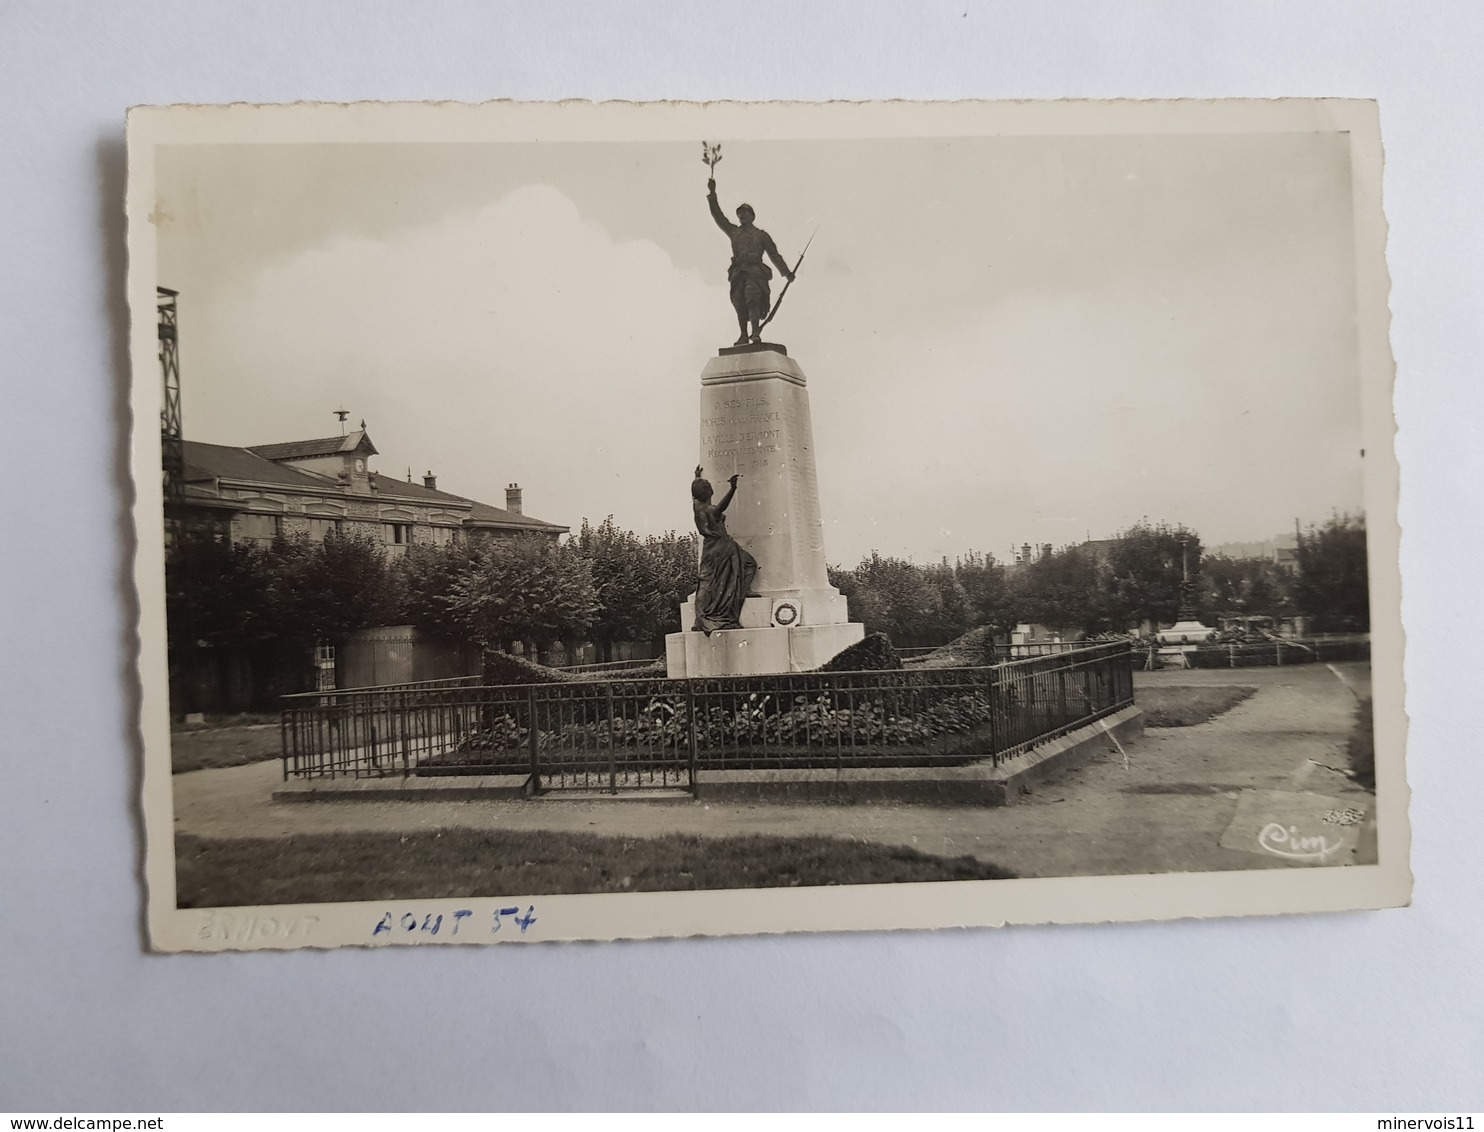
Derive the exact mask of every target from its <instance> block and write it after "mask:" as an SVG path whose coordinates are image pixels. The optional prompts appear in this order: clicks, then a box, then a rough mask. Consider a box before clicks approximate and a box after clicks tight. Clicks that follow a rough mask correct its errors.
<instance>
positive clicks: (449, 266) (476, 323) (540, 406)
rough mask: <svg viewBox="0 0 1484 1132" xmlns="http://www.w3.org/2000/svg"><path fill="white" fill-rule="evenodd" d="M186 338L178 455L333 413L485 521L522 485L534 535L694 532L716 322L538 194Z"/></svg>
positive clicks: (344, 246) (677, 285)
mask: <svg viewBox="0 0 1484 1132" xmlns="http://www.w3.org/2000/svg"><path fill="white" fill-rule="evenodd" d="M197 318H198V321H197V322H196V323H195V324H193V325H192V328H191V333H192V339H193V341H194V343H195V349H196V351H197V353H196V355H195V357H194V358H193V362H194V372H193V380H192V382H191V383H190V388H189V389H188V390H187V410H186V413H187V430H188V435H191V436H197V437H200V438H202V439H213V440H221V441H223V442H229V443H242V444H249V443H266V442H269V441H275V440H286V439H292V438H295V437H301V436H312V435H325V434H327V433H329V432H333V430H334V428H335V425H334V423H333V421H334V418H333V417H332V416H330V413H331V410H333V409H335V408H336V407H338V405H339V404H340V403H341V402H342V401H343V403H344V405H345V407H346V408H347V409H349V410H350V412H351V423H352V425H354V424H355V423H356V421H357V420H359V419H360V418H361V417H363V416H364V417H365V418H366V420H367V422H368V425H369V427H370V432H371V436H372V438H373V439H374V440H375V441H376V443H377V446H378V447H379V448H380V450H381V452H382V456H381V459H380V461H379V465H378V466H379V470H380V471H381V472H382V473H383V474H391V475H398V476H400V475H403V474H405V471H406V467H407V465H409V464H411V465H412V469H413V473H414V475H421V473H422V472H423V471H424V470H425V469H429V468H431V469H432V470H434V471H436V472H437V473H438V475H439V486H440V487H444V488H446V489H447V490H450V491H455V492H459V493H461V494H466V495H471V496H473V497H475V498H480V499H484V500H485V501H487V502H490V503H494V504H496V505H502V504H503V501H504V490H503V489H504V486H505V484H506V483H508V482H510V481H519V482H521V483H522V485H523V486H524V487H525V492H526V509H527V511H528V512H530V513H532V514H535V515H538V516H540V517H541V518H545V519H549V520H552V521H554V522H562V523H570V524H571V525H573V526H574V527H575V526H576V525H577V523H578V522H579V521H580V520H581V518H582V517H583V516H584V515H587V516H590V517H592V518H594V519H597V518H601V517H602V516H603V515H604V514H607V513H609V512H613V513H615V514H617V515H618V516H619V517H620V518H621V519H622V521H624V522H625V523H626V524H628V525H631V526H636V527H640V528H641V529H649V530H663V529H667V528H670V527H684V526H685V525H687V524H688V523H689V519H690V515H689V507H688V503H687V499H688V497H687V494H686V489H687V485H688V483H689V472H690V469H691V467H692V466H693V464H694V453H695V448H696V427H697V426H696V403H697V392H696V390H697V377H698V375H699V372H700V368H701V366H702V365H703V364H704V362H705V360H706V358H707V356H708V355H709V354H710V353H711V352H712V351H713V350H714V348H715V344H716V341H717V340H725V336H726V333H727V331H728V329H729V327H730V308H729V306H728V305H727V300H726V295H725V292H724V291H722V290H721V288H719V287H717V286H713V285H708V284H707V283H706V282H705V281H704V280H703V279H702V278H701V277H700V275H699V274H698V273H696V272H694V271H688V270H681V269H679V268H677V267H675V266H674V265H673V263H672V262H671V260H670V258H669V256H668V255H667V254H666V253H665V252H664V251H663V250H661V249H660V248H659V247H657V246H656V245H655V244H652V243H649V242H647V241H628V242H621V243H620V242H615V241H614V240H613V239H612V238H611V237H610V236H609V234H608V233H607V232H606V231H605V230H604V229H602V228H601V227H599V226H597V225H595V224H593V223H591V222H588V221H586V220H584V219H583V218H582V216H581V215H579V213H578V211H577V209H576V208H575V207H574V206H573V204H572V203H571V201H569V200H568V199H567V198H566V197H565V196H564V195H563V194H562V193H561V192H559V191H558V190H556V189H554V188H551V187H549V186H544V185H536V186H529V187H526V188H522V189H519V190H516V191H514V192H512V193H510V194H509V195H508V196H506V197H504V198H503V199H501V200H500V201H498V202H497V203H494V204H492V205H490V206H489V207H487V208H484V209H482V210H480V211H478V212H476V213H473V214H470V213H467V212H466V213H461V214H456V215H451V216H447V217H444V218H442V219H440V220H438V221H436V222H434V223H430V224H428V225H426V226H423V227H417V228H412V229H404V230H402V231H401V232H399V233H397V234H394V235H393V236H391V237H390V238H388V239H386V240H384V241H371V240H366V239H361V238H345V239H340V240H337V241H336V242H334V243H331V244H328V245H324V246H320V247H316V248H313V249H311V250H309V251H306V252H304V253H302V254H300V255H298V256H295V257H293V258H291V259H287V260H282V261H279V262H276V263H275V264H273V265H272V266H269V267H267V268H264V269H263V270H261V271H260V272H259V273H258V274H257V275H256V276H255V277H254V278H253V279H252V280H251V282H250V283H248V284H246V285H244V286H240V287H237V288H234V289H230V290H226V291H224V292H221V293H220V294H219V296H218V298H217V299H216V300H215V302H214V303H212V304H211V308H210V309H208V310H204V311H198V312H197ZM197 375H199V376H197ZM213 389H217V390H220V399H219V400H218V399H217V398H213V397H212V396H211V392H212V390H213ZM248 389H252V390H254V391H255V392H256V396H255V398H254V404H253V405H252V406H251V407H249V408H246V409H245V410H244V406H243V404H242V400H243V399H242V396H241V394H242V392H243V391H245V390H248Z"/></svg>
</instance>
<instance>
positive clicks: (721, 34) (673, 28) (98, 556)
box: [0, 0, 1484, 1112]
mask: <svg viewBox="0 0 1484 1132" xmlns="http://www.w3.org/2000/svg"><path fill="white" fill-rule="evenodd" d="M1481 43H1484V16H1481V10H1480V9H1479V8H1478V7H1477V5H1475V4H1473V3H1469V2H1461V3H1456V4H1445V3H1440V2H1434V3H1412V4H1408V5H1401V4H1393V3H1293V2H1290V3H1236V2H1233V3H1201V2H1196V3H1192V2H1190V0H1176V2H1171V3H1164V4H1160V3H1136V2H1131V0H1124V2H1123V3H1120V4H1118V5H1109V4H1105V3H1062V4H1056V5H1050V4H1044V3H1036V2H1032V3H1019V4H1014V3H996V4H984V3H970V2H968V0H960V3H958V4H942V3H926V4H918V5H906V4H899V5H885V4H882V5H867V4H850V5H847V4H835V5H825V4H811V5H802V4H801V5H784V4H769V3H758V2H753V3H746V4H720V3H715V2H713V3H710V4H706V5H701V4H694V5H688V4H669V5H663V4H632V5H625V6H623V7H618V6H612V7H608V6H602V5H597V4H554V3H545V4H528V5H503V6H497V5H492V4H439V3H429V2H421V3H416V4H409V3H405V2H403V3H382V4H357V5H348V4H347V5H336V4H330V3H306V2H304V0H299V2H295V3H263V4H254V5H242V4H239V5H208V4H200V3H180V4H173V5H172V4H142V3H141V4H119V5H113V4H103V3H98V4H46V3H15V2H13V0H12V2H11V3H7V4H5V5H4V6H0V110H3V119H0V142H3V145H0V232H3V238H0V382H3V390H4V406H5V407H4V411H3V414H0V461H3V465H0V466H3V467H4V468H5V470H6V472H7V477H6V478H7V482H6V485H5V506H4V512H3V513H4V516H5V520H6V521H5V524H4V531H5V538H4V543H3V552H0V585H3V592H4V595H5V597H4V603H3V609H4V620H3V623H0V721H3V723H0V749H3V764H0V765H3V776H0V877H3V897H0V900H3V903H0V911H3V922H0V939H3V941H4V942H3V945H0V946H3V951H0V1043H3V1044H0V1106H3V1107H5V1108H19V1109H36V1110H50V1111H60V1112H66V1111H69V1110H70V1111H86V1110H131V1109H132V1110H139V1111H141V1112H143V1111H148V1110H202V1109H205V1110H211V1109H219V1108H220V1109H252V1108H292V1109H315V1108H347V1109H355V1108H394V1109H400V1108H414V1109H416V1108H465V1109H469V1108H473V1109H492V1110H508V1109H521V1108H531V1107H535V1108H543V1107H556V1108H581V1107H618V1108H635V1107H637V1108H646V1107H686V1106H690V1107H722V1106H726V1107H834V1108H855V1107H863V1108H876V1107H928V1108H959V1107H980V1108H989V1109H1039V1108H1070V1109H1076V1108H1098V1109H1104V1108H1137V1109H1147V1108H1196V1109H1199V1108H1244V1109H1247V1108H1277V1109H1304V1108H1319V1109H1334V1108H1345V1109H1348V1108H1355V1109H1368V1110H1378V1109H1398V1110H1405V1109H1432V1108H1438V1109H1455V1110H1456V1109H1464V1110H1467V1109H1469V1108H1471V1107H1472V1108H1475V1109H1477V1108H1479V1107H1481V1105H1484V1069H1481V1067H1484V1027H1481V1023H1480V1018H1481V1011H1484V964H1481V960H1480V955H1481V946H1480V944H1481V940H1484V916H1481V901H1480V898H1479V884H1480V873H1481V870H1480V864H1481V856H1484V854H1481V850H1480V846H1479V835H1480V821H1479V816H1478V813H1479V803H1480V800H1481V794H1484V751H1481V749H1480V746H1481V744H1480V741H1479V738H1478V734H1477V731H1476V730H1475V729H1473V728H1471V727H1470V726H1469V717H1470V715H1471V714H1472V713H1474V712H1476V711H1477V710H1478V709H1477V706H1476V705H1477V703H1478V702H1479V699H1480V696H1479V692H1478V680H1477V672H1478V667H1477V664H1476V663H1475V662H1474V652H1475V649H1476V647H1477V644H1478V642H1480V641H1481V640H1484V626H1481V624H1480V613H1479V603H1478V601H1477V596H1476V595H1477V593H1478V589H1479V586H1478V582H1477V578H1478V576H1479V571H1480V565H1479V564H1480V560H1481V551H1484V542H1481V539H1480V536H1479V533H1478V531H1479V519H1480V513H1481V510H1484V507H1481V494H1480V490H1479V485H1480V484H1484V467H1481V464H1484V459H1481V456H1480V451H1479V449H1480V444H1479V434H1480V431H1481V429H1480V425H1481V422H1484V411H1481V410H1484V383H1481V382H1480V381H1479V378H1478V374H1479V358H1480V345H1481V343H1480V299H1481V287H1480V279H1479V274H1480V267H1481V262H1484V260H1481V256H1480V251H1481V246H1480V245H1481V225H1480V222H1479V219H1478V208H1479V200H1480V194H1479V187H1480V185H1481V183H1484V167H1481V166H1484V162H1481V145H1484V142H1481V139H1484V129H1481V127H1484V122H1481V116H1484V97H1481V95H1484V80H1481V79H1480V78H1479V72H1480V67H1479V62H1478V58H1477V56H1478V48H1479V45H1480V44H1481ZM1221 95H1260V96H1281V95H1349V96H1365V97H1375V98H1378V99H1379V100H1380V102H1381V110H1382V129H1383V133H1384V137H1385V141H1386V145H1387V161H1388V164H1387V173H1386V205H1387V211H1388V214H1389V218H1390V221H1391V225H1392V229H1391V244H1390V250H1389V258H1390V265H1391V272H1392V285H1393V299H1392V308H1393V312H1394V318H1395V322H1394V326H1393V330H1392V341H1393V347H1394V350H1395V353H1396V356H1397V361H1398V367H1399V378H1398V386H1397V418H1398V423H1399V427H1400V433H1399V438H1398V452H1399V456H1400V459H1401V462H1402V481H1403V497H1402V505H1401V512H1402V514H1401V518H1402V524H1403V527H1404V536H1403V553H1402V571H1403V582H1404V587H1405V609H1404V615H1405V620H1406V627H1407V631H1408V634H1409V651H1408V657H1407V676H1408V684H1409V694H1408V706H1409V709H1410V711H1411V713H1412V718H1413V731H1412V737H1411V749H1410V752H1409V764H1410V765H1409V775H1410V778H1411V781H1412V785H1413V789H1414V791H1415V792H1416V793H1415V796H1414V799H1413V811H1412V820H1413V838H1414V856H1413V868H1414V871H1415V873H1416V875H1417V890H1416V904H1415V906H1414V907H1413V908H1411V909H1408V910H1404V911H1394V912H1386V913H1375V914H1356V915H1330V916H1322V917H1293V918H1284V919H1266V920H1248V921H1240V922H1238V921H1225V922H1206V923H1174V924H1149V925H1135V926H1117V927H1083V928H1066V927H1063V928H1054V929H1052V928H1047V929H1025V928H1021V929H1013V930H1006V931H999V932H991V931H976V932H956V933H940V934H915V933H896V934H880V935H857V936H830V937H815V938H802V937H793V938H771V939H733V940H718V941H709V942H702V941H684V942H658V943H646V944H623V945H603V946H587V945H548V946H538V947H525V948H497V949H467V950H465V949H457V950H453V949H449V950H444V949H439V950H401V949H397V950H383V951H377V952H367V951H358V950H347V951H342V952H338V953H333V954H322V953H317V952H301V953H297V954H284V955H270V954H257V955H219V956H197V957H192V956H177V957H160V956H151V955H147V954H145V953H144V951H143V943H142V932H141V916H140V908H141V900H140V894H139V888H138V873H139V864H140V852H141V845H140V838H139V829H138V821H137V815H136V804H135V793H136V791H137V787H138V769H137V761H138V757H139V756H138V745H137V739H136V736H135V730H134V713H135V710H136V703H135V699H136V693H135V691H134V687H133V673H132V669H131V660H130V656H131V650H132V647H133V646H132V632H133V628H132V618H133V611H132V599H131V598H130V596H129V586H128V581H127V579H128V563H129V555H130V553H131V549H132V548H131V540H132V528H131V523H130V519H129V507H130V502H131V491H130V488H129V486H128V481H127V476H126V473H125V465H126V455H125V454H126V436H127V429H128V427H129V422H128V420H127V415H126V412H125V411H124V408H123V406H124V404H125V394H126V383H127V375H126V372H125V371H126V366H125V363H124V358H125V338H124V333H125V329H124V328H125V311H124V309H123V299H122V294H123V273H124V270H125V257H124V251H123V239H124V236H123V222H122V195H123V176H124V171H123V112H124V108H125V107H126V106H128V105H130V104H135V103H165V102H228V101H292V100H297V99H324V100H348V99H424V98H446V99H460V100H480V99H485V98H491V97H518V98H529V99H540V98H557V97H564V96H571V97H586V98H626V99H653V98H665V97H674V98H694V99H701V98H720V97H726V98H778V97H791V98H804V99H819V98H881V97H893V96H895V97H912V98H967V97H1065V96H1090V97H1114V96H1132V97H1174V96H1221Z"/></svg>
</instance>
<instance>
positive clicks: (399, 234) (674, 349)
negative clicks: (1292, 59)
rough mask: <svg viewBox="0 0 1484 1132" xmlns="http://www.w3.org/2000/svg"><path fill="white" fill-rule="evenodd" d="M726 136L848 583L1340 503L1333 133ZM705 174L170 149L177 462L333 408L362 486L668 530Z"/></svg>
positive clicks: (1345, 281) (411, 151)
mask: <svg viewBox="0 0 1484 1132" xmlns="http://www.w3.org/2000/svg"><path fill="white" fill-rule="evenodd" d="M713 140H714V139H713ZM722 141H723V153H724V159H723V161H722V163H721V165H720V166H719V167H718V170H717V180H718V182H719V188H720V193H721V198H722V203H723V205H724V207H726V208H727V209H728V211H729V212H730V211H731V210H732V209H734V208H735V207H736V205H738V204H740V203H741V202H742V201H744V200H746V201H747V202H749V203H751V204H752V205H753V206H754V207H755V208H756V209H757V213H758V223H759V224H760V225H761V226H763V227H765V228H767V229H768V230H769V231H770V232H771V233H772V235H773V237H774V239H775V241H776V242H777V244H778V246H779V247H780V249H781V250H782V251H783V253H784V255H785V256H786V257H788V258H789V259H790V260H792V259H793V258H794V257H796V256H797V255H798V253H799V250H800V249H801V248H802V246H803V243H804V241H805V240H806V239H807V238H808V236H809V234H810V233H811V232H813V231H815V229H816V227H817V229H818V235H817V236H816V238H815V240H814V244H813V246H812V248H811V249H810V252H809V256H808V258H807V260H806V261H805V263H804V266H803V268H802V270H801V271H800V273H799V279H798V282H797V283H796V284H795V285H794V287H793V288H792V289H791V290H790V292H789V295H788V299H787V302H786V304H785V306H784V308H783V311H782V313H781V314H780V316H779V317H778V319H777V321H776V322H774V323H773V325H772V326H771V327H770V328H769V337H770V338H773V339H774V340H776V341H780V342H783V343H785V344H786V345H787V347H788V349H789V352H790V354H792V355H793V356H794V357H795V358H796V359H797V360H798V361H799V363H800V364H801V365H802V366H803V368H804V370H805V372H806V373H807V374H808V375H809V388H810V396H811V400H812V405H813V418H814V427H815V430H816V432H815V445H816V451H817V459H818V468H819V479H820V497H821V504H822V508H823V512H824V519H825V523H826V547H827V550H828V553H829V557H830V559H831V560H832V561H839V562H844V563H847V564H848V563H853V562H854V561H856V560H858V559H859V557H860V556H861V555H863V554H865V553H867V552H869V551H870V550H872V549H876V550H880V551H881V552H883V553H890V554H900V555H911V556H913V557H915V558H917V559H918V560H920V561H921V560H928V559H934V558H937V557H940V556H943V555H947V556H949V557H952V556H954V555H958V554H962V553H964V552H965V551H968V550H971V549H974V550H984V551H990V552H992V553H994V554H996V555H997V556H998V557H1001V558H1004V557H1005V556H1006V555H1007V554H1008V551H1009V548H1010V546H1011V545H1013V544H1019V543H1021V542H1026V541H1029V542H1053V543H1057V544H1062V543H1066V542H1071V541H1076V540H1080V539H1082V538H1084V537H1086V536H1087V534H1088V533H1089V532H1090V533H1091V535H1092V537H1094V538H1098V537H1105V536H1107V535H1109V534H1112V533H1113V532H1114V531H1116V530H1117V529H1119V528H1120V527H1123V526H1126V525H1128V524H1129V523H1132V522H1134V521H1137V520H1138V519H1140V518H1141V517H1148V518H1150V519H1152V520H1156V521H1159V520H1165V521H1170V522H1183V523H1186V524H1188V525H1190V526H1192V527H1194V528H1196V529H1197V530H1198V531H1200V532H1201V534H1202V536H1203V538H1204V540H1205V542H1206V543H1207V545H1213V544H1217V543H1221V542H1226V541H1233V540H1248V539H1260V538H1264V537H1267V536H1270V535H1273V534H1275V533H1277V532H1280V531H1284V530H1289V529H1291V528H1292V525H1293V520H1294V518H1295V517H1298V518H1301V519H1303V520H1304V521H1305V522H1307V521H1309V520H1314V519H1322V518H1323V517H1325V516H1327V515H1328V514H1329V513H1330V512H1331V511H1332V510H1335V509H1339V510H1357V509H1359V507H1360V505H1361V459H1360V451H1359V447H1360V409H1359V396H1358V376H1357V355H1356V342H1355V273H1354V266H1353V255H1352V238H1351V212H1350V181H1349V160H1348V155H1347V149H1346V143H1345V139H1344V136H1343V135H1338V134H1331V133H1291V134H1261V135H1250V134H1249V135H1234V134H1222V135H1178V136H1176V135H1162V136H1153V135H1147V136H1140V135H1123V136H1070V137H995V138H982V139H980V138H971V139H964V138H952V139H941V140H940V139H900V140H890V139H888V140H879V139H877V140H864V141H863V140H824V141H755V142H749V141H747V140H745V139H742V140H728V139H722ZM700 148H701V147H700V143H699V139H697V140H696V142H695V143H693V144H680V143H672V142H664V143H638V144H635V143H616V142H615V143H580V144H579V143H571V144H568V143H563V144H554V143H540V144H530V143H520V144H449V145H410V144H376V145H371V144H364V145H323V144H315V145H292V146H290V145H283V146H279V145H250V146H249V145H220V146H194V145H193V146H170V147H162V148H161V149H160V150H159V151H158V154H159V156H158V167H157V185H158V193H159V201H158V205H157V208H156V213H155V218H156V222H157V226H158V232H159V240H158V255H159V270H160V278H159V282H160V283H161V284H162V285H164V286H168V287H173V288H176V289H178V290H179V291H180V292H181V296H180V300H179V303H180V320H181V347H180V348H181V359H182V373H183V377H182V384H183V391H184V417H185V432H186V436H187V437H188V438H190V439H193V440H203V441H210V442H214V443H219V444H241V445H248V444H262V443H269V442H273V441H282V440H293V439H301V438H307V437H312V436H328V435H333V434H335V433H336V432H337V431H338V430H339V426H338V425H337V424H336V422H335V418H334V416H333V415H332V411H333V410H334V409H336V408H338V407H340V406H341V405H344V407H345V408H346V409H348V410H349V411H350V413H351V422H352V424H354V423H356V422H357V421H359V420H360V419H362V418H364V419H365V420H366V421H367V424H368V427H369V430H370V433H371V436H372V439H373V440H374V441H375V443H376V445H377V447H378V448H379V449H380V451H381V456H380V457H379V458H378V460H377V461H376V462H375V463H374V464H373V466H374V467H376V468H377V470H379V471H380V472H381V473H382V474H384V475H396V476H399V477H400V476H404V475H405V474H406V471H407V468H408V466H409V465H410V466H411V468H412V471H413V473H414V475H417V476H420V475H421V474H422V473H423V472H424V471H427V470H432V471H434V472H436V473H437V474H438V476H439V486H440V487H443V488H446V489H447V490H450V491H454V492H458V493H459V494H463V495H469V496H472V497H474V498H479V499H483V500H485V501H487V502H491V503H494V504H496V505H499V504H501V503H502V502H503V500H504V490H503V489H504V486H505V484H506V483H508V482H511V481H519V482H520V483H521V484H522V485H523V486H524V488H525V501H526V510H527V512H528V513H530V514H534V515H537V516H539V517H541V518H543V519H548V520H551V521H553V522H559V523H566V524H570V525H572V526H573V527H575V526H576V525H577V524H578V523H579V522H580V521H581V520H582V518H583V517H584V516H587V517H590V518H592V519H594V520H597V519H601V518H602V517H603V516H605V515H607V514H612V515H614V516H615V518H616V519H617V520H618V521H619V522H620V523H622V524H624V525H626V526H629V527H632V528H635V529H637V530H640V531H642V532H656V533H657V532H660V531H663V530H668V529H672V528H675V529H684V528H685V527H687V526H688V524H689V521H690V503H689V494H688V487H689V481H690V475H691V470H692V468H693V466H694V464H695V454H696V449H697V432H698V425H697V401H698V393H697V390H698V381H697V378H698V376H699V373H700V370H701V367H702V366H703V365H704V364H705V362H706V359H707V358H708V357H710V356H712V355H713V354H714V353H715V350H716V348H717V347H718V346H722V345H727V344H729V343H730V342H731V341H732V339H733V338H734V337H735V335H736V324H735V321H734V319H733V316H732V311H731V307H730V305H729V304H728V302H727V296H726V278H725V276H726V264H727V260H728V256H729V250H728V247H727V243H726V240H725V237H723V236H722V234H721V233H720V232H718V231H717V230H716V228H715V227H714V226H713V224H712V222H711V220H710V218H709V217H708V215H707V212H706V204H705V181H706V168H705V166H704V165H702V164H701V161H700ZM780 282H781V281H780ZM775 294H776V288H775Z"/></svg>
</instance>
